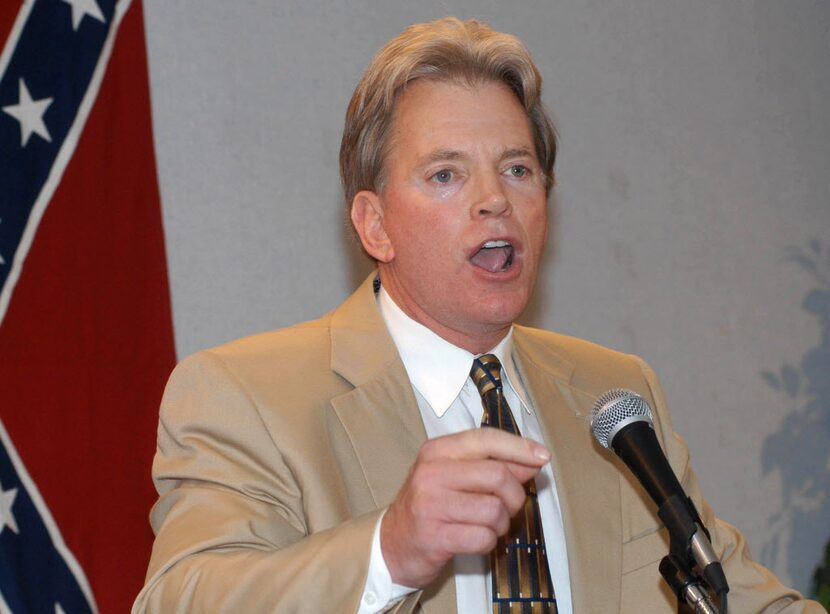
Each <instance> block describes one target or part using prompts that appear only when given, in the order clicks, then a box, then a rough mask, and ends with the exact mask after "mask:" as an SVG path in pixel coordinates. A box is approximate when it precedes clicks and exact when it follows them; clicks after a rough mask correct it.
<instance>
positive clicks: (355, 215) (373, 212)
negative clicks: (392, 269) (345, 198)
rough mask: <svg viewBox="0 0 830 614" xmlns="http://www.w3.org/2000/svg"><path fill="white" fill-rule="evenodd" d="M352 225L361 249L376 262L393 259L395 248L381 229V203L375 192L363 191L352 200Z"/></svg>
mask: <svg viewBox="0 0 830 614" xmlns="http://www.w3.org/2000/svg"><path fill="white" fill-rule="evenodd" d="M351 217H352V224H353V225H354V228H355V230H356V231H357V234H358V236H359V237H360V242H361V243H363V249H365V250H366V252H367V253H368V254H369V255H370V256H371V257H372V258H374V259H375V260H377V261H378V262H384V263H388V262H391V261H392V260H393V259H394V258H395V248H394V247H393V246H392V241H391V240H390V239H389V235H388V234H386V230H385V229H384V227H383V203H382V202H381V199H380V196H378V195H377V193H375V192H371V191H369V190H363V191H361V192H358V193H357V194H356V195H355V197H354V199H353V200H352V212H351Z"/></svg>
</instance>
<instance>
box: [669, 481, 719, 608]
mask: <svg viewBox="0 0 830 614" xmlns="http://www.w3.org/2000/svg"><path fill="white" fill-rule="evenodd" d="M657 515H658V516H659V517H660V519H661V520H662V521H663V523H664V524H665V526H666V528H668V530H669V555H668V556H667V557H665V558H664V559H663V560H662V561H661V563H660V573H661V574H662V576H663V578H665V580H666V582H668V583H669V586H671V587H672V589H673V590H674V592H675V594H676V595H677V596H678V598H679V599H680V600H681V602H684V603H687V604H688V605H689V606H691V607H693V608H695V612H696V613H697V614H727V611H726V593H727V592H728V591H729V585H728V584H727V582H726V576H725V575H724V573H723V567H721V564H720V561H718V558H717V556H716V555H715V552H714V551H713V550H712V546H711V544H710V541H709V534H708V531H706V529H705V528H703V522H702V521H701V519H700V515H699V514H698V512H697V509H696V508H695V505H694V503H693V502H692V500H691V499H689V498H683V497H680V496H679V495H673V496H671V497H669V498H668V499H666V501H665V502H664V503H663V505H662V506H661V507H660V509H658V510H657ZM696 563H697V564H698V566H699V568H700V570H701V572H702V574H703V577H704V578H705V582H706V584H707V585H708V586H709V588H710V589H711V590H712V592H713V593H714V594H715V595H717V596H718V598H719V601H720V609H719V610H716V609H715V608H714V605H713V603H712V600H711V598H710V596H709V593H708V591H707V590H706V589H705V588H704V584H703V580H702V579H701V578H700V577H699V576H697V575H696V574H695V573H694V572H693V571H692V569H693V567H694V566H695V564H696Z"/></svg>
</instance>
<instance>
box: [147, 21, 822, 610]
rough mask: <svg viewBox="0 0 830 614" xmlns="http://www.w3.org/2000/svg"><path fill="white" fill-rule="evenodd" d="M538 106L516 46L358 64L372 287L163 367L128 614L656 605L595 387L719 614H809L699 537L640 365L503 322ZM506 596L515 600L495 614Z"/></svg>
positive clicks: (415, 34)
mask: <svg viewBox="0 0 830 614" xmlns="http://www.w3.org/2000/svg"><path fill="white" fill-rule="evenodd" d="M540 96H541V79H540V77H539V73H538V71H537V69H536V67H535V66H534V65H533V63H532V61H531V59H530V57H529V55H528V53H527V51H526V50H525V48H524V47H523V45H522V44H521V43H520V42H519V41H518V40H517V39H515V38H514V37H512V36H508V35H505V34H499V33H496V32H494V31H492V30H491V29H490V28H488V27H487V26H484V25H483V24H480V23H478V22H475V21H468V22H460V21H458V20H456V19H444V20H439V21H437V22H433V23H430V24H422V25H418V26H413V27H411V28H409V29H407V30H406V31H404V32H403V33H402V34H401V35H399V36H398V37H397V38H396V39H394V40H393V41H391V42H390V43H389V44H387V46H386V47H384V49H383V50H381V52H380V53H379V54H378V56H377V57H376V58H375V59H374V60H373V62H372V64H371V65H370V66H369V68H368V69H367V71H366V73H365V75H364V77H363V79H362V81H361V83H360V84H359V85H358V88H357V90H356V91H355V94H354V96H353V98H352V102H351V104H350V106H349V110H348V113H347V117H346V126H345V129H344V136H343V144H342V147H341V174H342V177H343V183H344V189H345V193H346V199H347V202H348V203H349V204H350V215H351V220H352V222H353V225H354V228H355V230H356V232H357V234H358V235H359V237H360V240H361V242H362V244H363V247H364V248H365V250H366V252H367V253H368V254H369V256H371V257H372V258H373V259H374V260H375V261H376V262H377V272H376V274H374V275H372V276H371V277H370V278H369V279H367V281H366V282H365V283H364V284H363V286H362V287H361V288H359V289H358V290H357V292H356V293H355V294H354V295H353V296H352V297H351V298H349V299H348V300H347V301H346V302H345V303H344V304H343V305H341V306H340V307H338V308H337V309H335V310H334V311H332V312H331V313H329V314H328V315H326V316H324V317H323V318H322V319H320V320H318V321H314V322H308V323H304V324H299V325H297V326H294V327H291V328H289V329H285V330H281V331H275V332H271V333H267V334H264V335H259V336H256V337H252V338H249V339H244V340H240V341H237V342H234V343H231V344H229V345H226V346H223V347H220V348H216V349H213V350H208V351H205V352H201V353H199V354H197V355H195V356H192V357H190V358H188V359H187V360H185V361H184V362H182V364H181V365H179V367H177V369H176V371H175V372H174V374H173V376H172V377H171V380H170V383H169V385H168V388H167V390H166V392H165V397H164V401H163V403H162V409H161V418H160V425H159V444H158V445H159V447H158V453H157V456H156V460H155V463H154V469H153V472H154V479H155V481H156V485H157V488H158V490H159V493H160V498H159V501H158V503H157V504H156V506H155V507H154V509H153V512H152V524H153V528H154V530H155V531H156V533H157V539H156V543H155V547H154V550H153V556H152V560H151V562H150V569H149V571H148V576H147V584H146V586H145V588H144V590H143V591H142V592H141V594H140V595H139V596H138V599H137V601H136V605H135V608H134V609H135V611H159V612H168V611H182V612H185V611H186V612H191V611H211V612H214V611H221V612H258V611H286V612H294V611H298V612H355V611H360V612H376V611H383V610H393V611H397V612H412V611H424V612H436V613H437V612H452V611H459V612H487V611H493V605H492V604H496V605H495V608H496V610H497V611H511V609H510V606H508V605H507V604H506V603H507V601H509V600H514V601H518V602H520V603H525V602H526V603H528V605H527V607H528V608H530V607H531V606H530V605H529V604H530V602H531V601H532V602H533V605H532V608H533V611H545V612H555V611H559V612H566V613H570V612H611V611H625V612H643V611H645V612H670V611H674V610H675V609H676V604H675V602H674V600H673V598H672V596H671V595H670V593H669V591H668V589H667V588H666V587H665V586H664V584H663V582H662V580H661V578H660V575H659V572H658V570H657V565H658V564H659V561H660V559H661V558H662V557H663V556H664V555H665V554H666V552H667V542H666V537H665V535H664V532H663V531H661V530H660V525H659V523H658V521H657V519H656V517H655V515H654V512H653V506H652V505H651V504H650V503H648V501H647V498H646V496H645V495H644V493H643V491H642V489H641V488H640V487H639V486H638V485H636V484H635V483H633V481H632V480H631V478H630V477H629V476H628V474H627V473H626V472H625V471H621V470H620V467H619V464H618V463H617V461H616V460H615V459H614V458H612V457H611V456H610V455H608V454H607V453H604V452H603V451H602V450H601V449H599V448H598V446H597V445H596V444H595V443H593V441H592V439H591V436H590V429H589V416H590V410H591V406H592V405H593V404H594V402H595V401H596V399H597V398H598V397H599V396H600V395H601V394H602V393H603V392H605V391H606V390H607V389H609V388H615V387H624V388H628V389H631V390H634V391H635V392H637V393H639V394H641V395H642V396H643V397H644V398H645V399H647V400H648V402H649V403H650V404H651V406H652V407H653V408H654V410H655V413H656V415H655V427H656V430H657V432H658V436H659V437H660V439H661V442H662V444H663V446H664V448H665V450H666V453H667V456H668V458H669V460H670V461H671V463H672V465H673V467H674V469H675V471H676V473H677V475H678V476H679V477H680V479H681V481H682V482H683V484H684V487H685V488H686V490H687V492H688V493H689V494H690V496H691V497H692V498H693V499H694V501H695V503H696V505H697V506H698V509H699V510H700V511H701V514H702V517H703V520H704V522H705V523H706V524H707V526H708V527H709V528H710V530H711V531H712V535H713V543H714V547H715V549H716V550H717V553H718V555H719V556H721V557H722V559H723V562H724V567H725V570H726V574H727V577H728V578H729V581H730V584H731V587H732V593H730V604H731V606H732V608H731V610H732V611H734V612H759V611H770V612H778V611H782V610H784V611H787V612H790V611H792V612H800V611H808V610H809V609H810V608H811V606H810V604H809V602H804V601H800V596H799V595H798V594H797V593H795V592H793V591H791V590H788V589H786V588H785V587H783V586H782V585H781V584H780V583H778V581H777V580H776V579H775V578H774V577H773V576H772V575H771V574H770V573H769V572H767V571H766V570H764V569H763V568H761V567H759V566H757V565H755V564H754V563H753V562H752V561H751V560H750V559H749V556H748V553H747V552H746V549H745V547H744V543H743V540H742V537H741V536H740V534H739V533H738V532H737V531H736V530H735V529H733V528H732V527H730V526H728V525H726V524H725V523H722V522H720V521H718V520H716V519H715V518H714V516H713V514H712V512H711V510H710V509H709V507H708V506H707V505H706V503H705V501H704V500H703V499H702V496H701V494H700V490H699V488H698V486H697V482H696V480H695V477H694V475H693V473H692V471H691V468H690V467H689V464H688V454H687V451H686V448H685V446H684V444H683V443H682V441H681V440H680V439H678V438H677V437H675V436H674V435H673V432H672V428H671V423H670V421H669V416H668V414H667V411H666V407H665V401H664V399H663V396H662V393H661V391H660V388H659V384H658V383H657V380H656V378H655V377H654V374H653V373H652V371H651V370H650V369H649V368H648V367H647V366H646V365H645V364H644V363H643V362H642V361H640V360H639V359H637V358H635V357H631V356H626V355H622V354H618V353H615V352H612V351H610V350H606V349H603V348H599V347H597V346H594V345H592V344H589V343H587V342H584V341H579V340H575V339H569V338H565V337H562V336H559V335H554V334H552V333H547V332H543V331H537V330H532V329H527V328H523V327H519V326H514V325H513V322H514V320H515V319H516V318H517V317H518V316H519V315H520V314H521V312H522V311H523V309H524V308H525V306H526V305H527V302H528V300H529V298H530V296H531V293H532V290H533V286H534V283H535V280H536V275H537V270H538V265H539V261H540V258H541V254H542V251H543V248H544V245H545V240H546V234H547V200H548V194H549V191H550V189H551V186H552V185H553V163H554V158H555V152H556V147H555V138H554V133H553V129H552V126H551V124H550V121H549V120H548V118H547V116H546V114H545V112H544V110H543V108H542V106H541V99H540ZM494 399H495V400H494ZM496 414H497V417H496ZM482 421H484V422H485V423H486V424H487V425H489V426H495V423H499V424H500V425H501V426H502V427H505V425H507V426H508V427H510V428H512V427H515V429H513V430H512V431H511V432H505V431H503V430H500V429H499V428H479V425H480V424H481V423H482ZM519 434H521V435H525V437H522V436H520V435H519ZM542 442H544V445H543V444H542ZM520 510H521V513H520ZM517 519H518V520H517ZM522 519H526V524H522V522H524V521H523V520H522ZM522 530H523V531H525V534H526V535H525V537H524V538H523V540H524V541H522V542H520V543H521V546H522V547H521V548H514V549H512V550H511V547H510V546H509V545H505V542H504V541H503V539H505V537H503V536H506V538H507V539H509V540H510V541H511V542H512V540H513V536H514V534H516V531H522ZM527 533H535V537H534V538H533V539H531V538H530V536H529V535H527ZM500 538H501V540H500ZM517 539H518V538H517ZM537 540H538V541H537ZM524 542H527V543H524ZM531 542H532V543H531ZM525 550H526V551H527V555H525V553H524V551H525ZM502 552H504V553H506V554H504V555H503V554H501V553H502ZM510 556H513V557H517V558H513V559H511V558H499V557H510ZM522 557H524V558H522ZM505 561H507V562H506V563H505ZM517 561H518V563H517ZM517 564H518V567H525V568H527V567H528V566H530V567H532V568H533V573H534V574H535V575H533V577H532V579H527V578H529V577H530V576H527V575H523V574H525V573H526V572H527V569H524V570H523V571H518V572H517V571H516V570H515V567H516V565H517ZM504 565H507V566H508V567H509V568H510V569H509V573H508V574H506V575H505V574H503V573H502V571H503V570H504ZM511 566H512V567H511ZM510 574H514V575H510ZM505 577H506V578H507V579H505ZM517 578H518V579H519V580H520V581H518V584H522V585H523V584H524V583H525V582H527V586H531V589H528V588H524V592H522V593H521V595H519V594H512V593H511V594H509V595H507V594H506V592H511V591H512V590H513V588H515V586H514V585H516V584H517ZM503 582H506V583H507V584H502V583H503ZM505 586H506V587H507V588H505ZM520 589H521V587H520ZM528 590H529V591H530V592H527V591H528ZM815 607H816V608H818V610H817V611H820V608H819V607H818V606H815ZM502 608H505V609H502Z"/></svg>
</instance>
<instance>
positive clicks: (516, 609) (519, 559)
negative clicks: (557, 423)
mask: <svg viewBox="0 0 830 614" xmlns="http://www.w3.org/2000/svg"><path fill="white" fill-rule="evenodd" d="M470 377H471V378H472V380H473V383H475V385H476V388H478V392H479V394H481V402H482V404H483V405H484V417H483V418H482V420H481V426H489V427H493V428H498V429H502V430H504V431H507V432H508V433H513V434H514V435H521V433H520V432H519V429H518V427H516V424H515V422H514V421H513V414H512V413H511V412H510V407H509V406H508V405H507V400H505V398H504V392H503V390H502V383H501V363H500V362H499V359H498V358H496V357H495V356H494V355H492V354H485V355H483V356H480V357H479V358H476V359H475V360H474V361H473V368H472V370H471V371H470ZM525 491H526V492H527V497H526V498H525V504H524V508H523V509H522V510H520V511H519V513H518V514H516V517H515V518H513V521H512V522H511V524H510V529H509V530H508V532H507V533H506V534H505V535H503V536H502V537H500V538H499V540H498V542H497V543H496V547H495V548H494V549H493V551H492V552H491V553H490V569H491V571H492V584H493V614H556V596H555V595H554V591H553V583H552V582H551V579H550V569H549V568H548V557H547V553H546V551H545V538H544V535H542V520H541V514H540V513H539V503H538V501H537V500H536V482H535V480H530V482H528V483H527V485H526V486H525Z"/></svg>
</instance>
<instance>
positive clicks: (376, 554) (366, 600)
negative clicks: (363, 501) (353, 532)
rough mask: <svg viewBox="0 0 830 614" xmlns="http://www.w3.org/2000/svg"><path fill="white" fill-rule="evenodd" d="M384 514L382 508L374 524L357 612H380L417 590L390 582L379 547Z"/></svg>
mask: <svg viewBox="0 0 830 614" xmlns="http://www.w3.org/2000/svg"><path fill="white" fill-rule="evenodd" d="M385 515H386V511H385V510H384V512H383V514H381V516H380V518H379V519H378V522H377V524H376V525H375V532H374V535H373V536H372V553H371V555H370V556H369V573H368V575H367V576H366V584H365V585H364V586H363V596H362V597H361V598H360V608H359V609H358V611H357V613H358V614H376V613H377V612H382V611H383V610H385V609H386V608H388V607H389V606H390V605H392V604H393V603H395V602H396V601H398V600H400V599H402V598H403V597H405V596H406V595H408V594H409V593H414V592H415V591H416V590H418V589H415V588H410V587H408V586H403V585H401V584H395V583H394V582H392V575H391V574H390V573H389V568H388V567H387V566H386V561H385V560H384V558H383V551H382V550H381V548H380V523H381V522H383V517H384V516H385Z"/></svg>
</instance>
